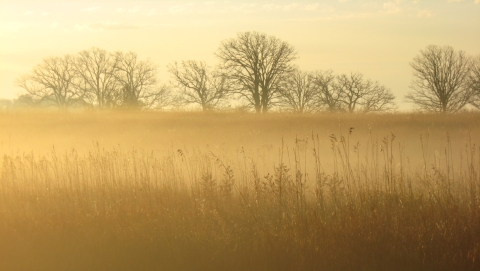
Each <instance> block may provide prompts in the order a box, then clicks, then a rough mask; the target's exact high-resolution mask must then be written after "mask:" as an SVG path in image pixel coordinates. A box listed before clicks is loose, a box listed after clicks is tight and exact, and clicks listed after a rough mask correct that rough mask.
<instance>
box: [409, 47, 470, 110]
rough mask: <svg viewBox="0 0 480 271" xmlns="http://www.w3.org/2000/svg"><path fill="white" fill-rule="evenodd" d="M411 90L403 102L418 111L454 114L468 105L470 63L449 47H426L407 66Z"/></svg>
mask: <svg viewBox="0 0 480 271" xmlns="http://www.w3.org/2000/svg"><path fill="white" fill-rule="evenodd" d="M410 66H412V68H413V76H414V80H413V81H412V85H411V88H412V89H413V91H412V92H410V93H409V94H408V95H407V96H406V97H405V98H406V100H407V101H410V102H412V103H414V104H415V105H416V106H418V107H419V108H420V109H422V110H427V111H437V112H443V113H447V112H456V111H458V110H460V109H462V108H463V107H464V106H465V105H466V104H467V103H469V102H470V101H471V98H472V96H473V92H472V89H471V88H469V87H468V84H466V82H467V78H468V76H469V74H470V67H471V59H470V58H469V57H468V56H467V55H466V53H465V52H463V51H458V52H456V51H455V50H454V49H453V48H452V47H450V46H445V47H439V46H435V45H430V46H428V47H427V48H426V49H425V50H423V51H420V55H419V56H417V57H415V58H414V59H413V61H412V62H411V63H410Z"/></svg>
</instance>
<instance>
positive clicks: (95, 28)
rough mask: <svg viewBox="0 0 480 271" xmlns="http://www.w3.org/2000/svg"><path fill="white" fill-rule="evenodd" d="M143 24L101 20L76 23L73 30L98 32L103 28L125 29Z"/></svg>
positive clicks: (135, 27)
mask: <svg viewBox="0 0 480 271" xmlns="http://www.w3.org/2000/svg"><path fill="white" fill-rule="evenodd" d="M144 26H145V25H138V24H122V23H119V22H116V21H103V22H94V23H88V24H76V25H75V26H74V28H75V30H77V31H80V32H84V31H89V32H99V31H105V30H126V29H138V28H141V27H144Z"/></svg>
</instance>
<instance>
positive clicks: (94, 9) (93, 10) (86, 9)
mask: <svg viewBox="0 0 480 271" xmlns="http://www.w3.org/2000/svg"><path fill="white" fill-rule="evenodd" d="M100 8H101V7H89V8H82V9H81V10H80V11H82V12H95V11H97V10H99V9H100Z"/></svg>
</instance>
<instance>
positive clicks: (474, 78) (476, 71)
mask: <svg viewBox="0 0 480 271" xmlns="http://www.w3.org/2000/svg"><path fill="white" fill-rule="evenodd" d="M468 81H469V86H470V88H471V91H472V93H473V96H472V99H471V102H470V104H471V105H473V106H475V107H476V108H478V109H480V55H478V56H477V57H475V58H474V59H473V62H472V68H471V73H470V76H469V80H468Z"/></svg>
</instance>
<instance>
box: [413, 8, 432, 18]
mask: <svg viewBox="0 0 480 271" xmlns="http://www.w3.org/2000/svg"><path fill="white" fill-rule="evenodd" d="M434 15H435V14H433V12H432V11H431V10H428V9H423V10H419V11H418V12H417V17H427V18H430V17H433V16H434Z"/></svg>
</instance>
